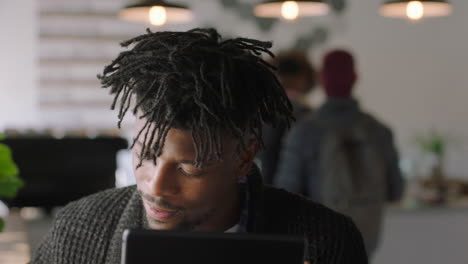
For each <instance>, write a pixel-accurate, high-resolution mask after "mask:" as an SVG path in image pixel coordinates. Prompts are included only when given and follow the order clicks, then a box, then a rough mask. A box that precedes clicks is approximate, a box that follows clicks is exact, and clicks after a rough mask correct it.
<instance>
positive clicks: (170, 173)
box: [148, 159, 180, 197]
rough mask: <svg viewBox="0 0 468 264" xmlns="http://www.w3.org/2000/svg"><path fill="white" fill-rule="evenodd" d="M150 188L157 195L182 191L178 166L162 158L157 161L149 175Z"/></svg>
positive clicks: (168, 194)
mask: <svg viewBox="0 0 468 264" xmlns="http://www.w3.org/2000/svg"><path fill="white" fill-rule="evenodd" d="M148 184H149V186H148V187H149V190H150V191H151V195H153V196H155V197H158V196H159V197H162V196H173V195H175V194H178V193H179V192H180V183H179V179H178V174H177V168H175V166H174V165H172V164H170V163H168V162H165V161H163V160H161V159H158V160H157V161H156V165H155V166H154V167H153V170H152V172H151V175H150V177H149V181H148Z"/></svg>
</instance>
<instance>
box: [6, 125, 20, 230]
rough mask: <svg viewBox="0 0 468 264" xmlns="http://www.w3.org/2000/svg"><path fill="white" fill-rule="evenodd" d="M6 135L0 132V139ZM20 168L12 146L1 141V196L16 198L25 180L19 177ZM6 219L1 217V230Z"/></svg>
mask: <svg viewBox="0 0 468 264" xmlns="http://www.w3.org/2000/svg"><path fill="white" fill-rule="evenodd" d="M4 138H5V137H4V136H3V135H2V134H0V141H1V140H3V139H4ZM18 174H19V170H18V167H17V166H16V164H15V162H14V161H13V159H12V156H11V150H10V148H9V147H8V146H7V145H5V144H2V143H0V198H14V197H15V196H16V193H17V192H18V190H19V188H21V187H22V186H23V181H22V180H21V179H20V178H19V177H18ZM4 226H5V221H4V220H3V219H2V218H1V217H0V232H1V231H2V230H3V228H4Z"/></svg>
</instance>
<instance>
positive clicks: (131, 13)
mask: <svg viewBox="0 0 468 264" xmlns="http://www.w3.org/2000/svg"><path fill="white" fill-rule="evenodd" d="M118 16H119V17H120V18H121V19H124V20H128V21H134V22H144V23H151V24H152V25H155V26H161V25H164V24H166V23H185V22H189V21H191V20H192V17H193V15H192V12H191V11H190V9H189V8H188V7H186V6H182V5H176V4H169V3H167V2H166V1H163V0H144V1H140V2H139V3H136V4H132V5H128V6H126V7H124V8H123V9H121V10H120V12H119V13H118Z"/></svg>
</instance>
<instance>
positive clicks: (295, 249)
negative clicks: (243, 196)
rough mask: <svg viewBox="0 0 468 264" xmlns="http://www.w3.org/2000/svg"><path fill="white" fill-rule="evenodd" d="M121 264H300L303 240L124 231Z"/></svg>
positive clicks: (235, 234)
mask: <svg viewBox="0 0 468 264" xmlns="http://www.w3.org/2000/svg"><path fill="white" fill-rule="evenodd" d="M121 263H122V264H141V263H144V264H146V263H148V264H153V263H154V264H179V263H180V264H182V263H183V264H186V263H191V264H192V263H195V264H198V263H200V264H201V263H203V264H240V263H242V264H260V263H268V264H303V263H304V238H302V237H291V236H273V235H258V234H251V233H201V232H186V233H182V232H173V231H156V230H135V229H127V230H125V232H124V233H123V245H122V262H121Z"/></svg>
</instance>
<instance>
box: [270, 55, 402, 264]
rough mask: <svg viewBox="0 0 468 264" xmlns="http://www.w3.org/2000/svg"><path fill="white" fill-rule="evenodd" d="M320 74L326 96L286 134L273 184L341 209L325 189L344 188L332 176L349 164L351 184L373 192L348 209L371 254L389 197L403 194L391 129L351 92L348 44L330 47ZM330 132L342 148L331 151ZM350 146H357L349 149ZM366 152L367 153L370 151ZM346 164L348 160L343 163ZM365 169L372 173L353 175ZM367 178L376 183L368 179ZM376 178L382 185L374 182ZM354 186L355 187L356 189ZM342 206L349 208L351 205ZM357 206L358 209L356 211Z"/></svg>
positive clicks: (352, 72) (352, 79) (354, 77)
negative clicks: (341, 159) (363, 201)
mask: <svg viewBox="0 0 468 264" xmlns="http://www.w3.org/2000/svg"><path fill="white" fill-rule="evenodd" d="M319 79H320V83H321V86H322V88H323V90H324V92H325V94H326V96H327V99H326V101H325V102H324V103H323V105H322V106H320V108H319V109H318V110H317V111H315V112H314V113H312V114H309V115H308V116H307V117H304V118H303V119H302V120H301V121H299V122H298V123H297V124H296V125H295V126H294V127H293V128H292V130H291V132H290V133H289V134H288V136H287V139H286V141H285V144H284V147H283V150H282V153H281V156H280V164H279V168H278V171H277V174H276V176H275V182H274V184H275V185H276V186H278V187H282V188H285V189H287V190H288V191H291V192H296V193H301V194H303V195H304V196H307V197H308V198H309V199H311V200H314V201H317V202H320V203H323V204H325V205H327V206H330V207H331V208H334V209H335V210H337V211H340V209H338V207H334V206H333V205H330V204H329V200H327V197H329V196H327V195H328V193H329V192H330V190H332V192H333V189H338V188H339V187H340V188H341V186H338V185H340V184H342V182H340V181H335V182H336V185H337V186H335V187H334V185H333V184H332V185H331V188H330V184H329V183H330V179H331V177H330V176H331V175H336V174H333V173H335V172H336V171H339V170H340V169H341V170H342V171H345V170H349V173H342V174H341V175H348V176H353V177H349V178H348V180H349V182H352V184H351V185H355V184H356V182H357V183H359V184H362V185H360V186H361V187H362V186H363V187H364V188H361V189H360V192H362V193H365V194H366V195H367V194H369V195H370V196H372V195H373V196H372V197H374V198H372V199H368V201H370V202H369V203H366V204H365V205H364V206H362V205H356V207H357V206H361V207H360V209H359V210H358V211H356V210H354V211H353V213H350V214H348V215H349V216H351V217H352V218H353V220H354V221H355V223H356V225H357V226H358V228H359V229H360V231H361V233H362V235H363V238H364V242H365V245H366V250H367V252H368V255H369V256H372V254H373V253H374V251H375V250H376V248H377V245H378V240H379V234H380V225H381V222H382V213H383V208H384V205H385V202H386V201H395V200H398V199H400V197H401V194H402V191H403V180H402V177H401V172H400V169H399V167H398V154H397V151H396V149H395V146H394V142H393V135H392V132H391V130H390V129H389V128H387V127H386V126H385V125H384V124H382V123H381V122H380V121H378V120H377V119H375V118H374V117H372V116H371V115H369V114H367V113H365V112H363V111H362V110H361V109H360V107H359V104H358V102H357V100H356V99H355V98H353V89H354V87H355V84H356V81H357V74H356V70H355V63H354V59H353V56H352V55H351V53H349V52H347V51H345V50H333V51H330V52H328V53H327V54H326V55H325V56H324V57H323V64H322V69H321V72H320V74H319ZM356 131H357V132H356ZM337 135H338V136H337ZM356 135H359V140H356V139H357V138H358V137H356ZM330 138H333V139H334V141H333V143H336V144H335V145H334V147H335V148H337V149H338V148H342V149H343V151H341V152H333V151H332V152H330V151H328V150H329V148H328V146H329V145H326V144H329V142H330ZM350 139H351V141H353V142H352V143H353V144H348V145H346V146H345V144H346V143H349V142H346V140H348V141H349V140H350ZM325 142H327V143H325ZM339 144H342V145H339ZM349 145H350V146H351V147H349ZM337 146H339V147H337ZM341 146H343V147H341ZM346 148H348V149H346ZM367 148H369V149H372V150H373V152H372V153H376V155H374V156H378V159H379V160H378V161H379V162H378V163H379V165H381V166H378V168H379V170H375V171H378V172H381V173H375V174H374V173H370V172H369V171H368V168H369V167H373V166H374V162H373V161H374V158H373V157H371V156H372V155H369V154H368V153H369V152H364V151H363V149H367ZM350 149H352V150H353V151H354V152H352V151H349V150H350ZM340 150H341V149H340ZM324 153H325V154H324ZM330 153H331V154H330ZM364 153H367V156H366V154H364ZM337 154H340V156H339V157H340V158H342V157H345V158H344V159H343V160H346V162H345V163H340V162H339V161H338V158H337V156H338V155H337ZM330 156H332V157H330ZM342 164H346V165H345V166H342V167H340V166H341V165H342ZM356 164H358V165H359V166H356ZM374 167H377V166H374ZM363 174H365V175H371V176H370V177H367V178H366V177H354V176H356V175H357V176H359V175H363ZM341 179H342V178H341ZM368 179H371V180H370V181H369V180H368ZM363 181H364V183H362V182H363ZM366 181H367V182H372V184H367V183H366ZM375 182H377V183H378V184H377V185H378V186H379V187H381V188H372V187H371V186H372V185H373V184H374V183H375ZM325 183H327V184H328V185H325ZM374 185H375V184H374ZM350 189H351V193H352V192H353V190H354V189H352V188H350ZM375 197H378V198H377V199H375ZM346 199H347V200H346V201H345V202H346V204H351V205H350V206H348V208H353V209H354V208H356V207H353V206H355V205H354V204H353V202H354V200H353V201H350V200H351V199H349V200H348V198H346ZM355 204H357V202H356V203H355ZM340 212H342V213H344V214H347V212H348V211H340ZM355 212H359V214H360V215H357V216H356V217H355V214H354V213H355Z"/></svg>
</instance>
